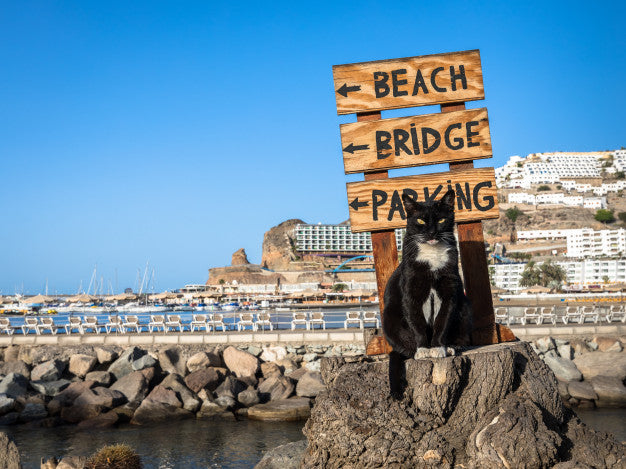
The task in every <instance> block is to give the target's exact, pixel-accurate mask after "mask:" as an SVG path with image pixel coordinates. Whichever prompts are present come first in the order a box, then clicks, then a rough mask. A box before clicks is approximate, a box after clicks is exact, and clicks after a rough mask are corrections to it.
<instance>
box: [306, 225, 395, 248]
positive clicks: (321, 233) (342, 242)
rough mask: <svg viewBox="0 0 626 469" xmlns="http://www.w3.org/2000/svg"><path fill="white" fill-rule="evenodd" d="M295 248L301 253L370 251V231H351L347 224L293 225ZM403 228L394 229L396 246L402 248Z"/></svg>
mask: <svg viewBox="0 0 626 469" xmlns="http://www.w3.org/2000/svg"><path fill="white" fill-rule="evenodd" d="M294 234H295V241H296V250H297V251H298V252H301V253H354V254H355V255H356V254H366V253H371V252H372V238H371V236H370V233H352V231H350V225H349V224H342V225H322V224H321V223H320V224H317V225H309V224H298V225H296V227H295V233H294ZM403 237H404V229H401V230H396V246H397V247H398V251H400V250H402V239H403Z"/></svg>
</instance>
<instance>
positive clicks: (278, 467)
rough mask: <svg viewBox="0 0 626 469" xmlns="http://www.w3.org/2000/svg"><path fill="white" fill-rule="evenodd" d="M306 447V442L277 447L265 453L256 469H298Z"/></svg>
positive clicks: (301, 441) (295, 442)
mask: <svg viewBox="0 0 626 469" xmlns="http://www.w3.org/2000/svg"><path fill="white" fill-rule="evenodd" d="M306 446H307V441H306V440H300V441H294V442H292V443H287V444H286V445H281V446H277V447H276V448H274V449H271V450H269V451H268V452H267V453H265V454H264V455H263V458H262V459H261V460H260V461H259V462H258V464H257V465H256V466H254V469H298V468H299V467H300V461H301V460H302V456H303V454H304V451H305V450H306Z"/></svg>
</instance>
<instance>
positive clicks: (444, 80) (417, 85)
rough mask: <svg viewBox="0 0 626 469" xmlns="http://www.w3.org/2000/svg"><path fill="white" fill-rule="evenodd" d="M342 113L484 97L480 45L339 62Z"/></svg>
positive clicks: (335, 72)
mask: <svg viewBox="0 0 626 469" xmlns="http://www.w3.org/2000/svg"><path fill="white" fill-rule="evenodd" d="M333 79H334V83H335V98H336V99H337V114H351V113H354V112H363V111H382V110H385V109H398V108H404V107H412V106H426V105H430V104H442V103H449V102H455V101H475V100H477V99H485V92H484V88H483V73H482V69H481V65H480V51H478V50H470V51H464V52H451V53H447V54H434V55H423V56H419V57H407V58H403V59H391V60H378V61H375V62H361V63H355V64H345V65H334V66H333Z"/></svg>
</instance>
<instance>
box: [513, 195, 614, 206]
mask: <svg viewBox="0 0 626 469" xmlns="http://www.w3.org/2000/svg"><path fill="white" fill-rule="evenodd" d="M508 202H509V203H510V204H527V205H542V204H553V205H565V206H568V207H584V208H592V209H599V208H606V197H583V196H582V195H565V194H564V193H563V192H549V193H543V194H537V195H535V194H529V193H527V192H511V193H510V194H509V195H508Z"/></svg>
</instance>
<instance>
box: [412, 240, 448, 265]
mask: <svg viewBox="0 0 626 469" xmlns="http://www.w3.org/2000/svg"><path fill="white" fill-rule="evenodd" d="M415 260H416V261H418V262H425V263H426V264H428V265H430V268H431V269H432V270H439V269H441V268H442V267H443V266H444V265H446V264H447V263H448V260H449V253H448V248H447V246H445V245H443V244H441V243H439V244H435V245H434V246H431V245H430V244H426V243H424V244H419V245H418V250H417V256H416V257H415Z"/></svg>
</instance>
